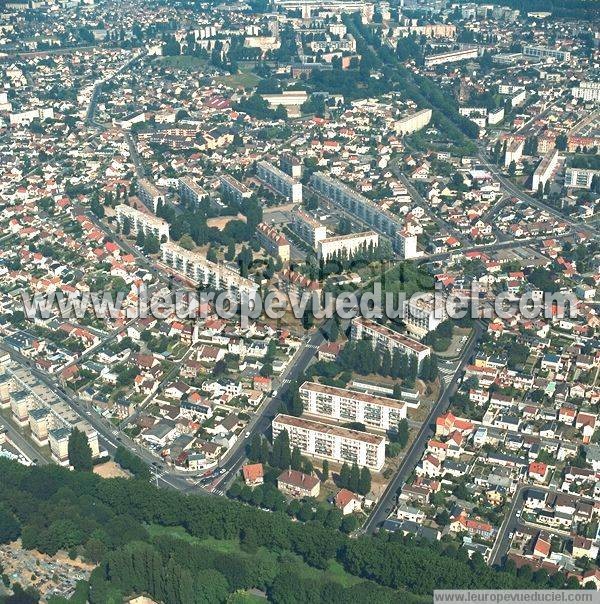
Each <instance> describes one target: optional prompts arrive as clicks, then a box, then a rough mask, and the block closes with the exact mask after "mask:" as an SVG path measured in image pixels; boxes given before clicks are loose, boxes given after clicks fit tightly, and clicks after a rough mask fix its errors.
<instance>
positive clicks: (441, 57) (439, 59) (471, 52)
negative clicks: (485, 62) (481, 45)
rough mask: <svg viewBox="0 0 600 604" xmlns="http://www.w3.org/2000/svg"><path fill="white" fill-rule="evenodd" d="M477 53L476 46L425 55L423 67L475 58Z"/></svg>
mask: <svg viewBox="0 0 600 604" xmlns="http://www.w3.org/2000/svg"><path fill="white" fill-rule="evenodd" d="M478 55H479V51H478V49H477V48H466V49H463V50H453V51H451V52H442V53H439V54H436V55H429V56H428V57H425V67H433V66H435V65H444V64H445V63H456V62H457V61H467V60H468V59H476V58H477V57H478Z"/></svg>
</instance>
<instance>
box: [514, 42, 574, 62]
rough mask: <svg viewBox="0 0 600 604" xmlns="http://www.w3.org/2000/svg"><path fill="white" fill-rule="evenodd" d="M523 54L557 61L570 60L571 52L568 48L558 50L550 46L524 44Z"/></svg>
mask: <svg viewBox="0 0 600 604" xmlns="http://www.w3.org/2000/svg"><path fill="white" fill-rule="evenodd" d="M523 56H524V57H532V58H537V59H556V60H557V61H568V60H569V59H570V58H571V53H570V52H569V51H568V50H558V49H556V48H549V47H548V46H524V47H523Z"/></svg>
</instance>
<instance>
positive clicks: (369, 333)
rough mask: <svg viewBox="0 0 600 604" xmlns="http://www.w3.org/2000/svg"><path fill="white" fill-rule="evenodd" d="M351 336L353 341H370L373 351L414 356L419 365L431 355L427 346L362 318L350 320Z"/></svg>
mask: <svg viewBox="0 0 600 604" xmlns="http://www.w3.org/2000/svg"><path fill="white" fill-rule="evenodd" d="M351 334H352V339H353V340H371V342H372V346H373V348H374V349H377V350H380V351H381V350H389V352H390V353H391V354H393V353H394V351H395V350H399V351H400V352H402V353H404V354H407V355H409V356H414V357H416V359H417V362H418V364H419V365H420V364H421V363H422V362H423V360H424V359H425V358H427V357H428V356H429V355H430V354H431V348H429V346H426V345H425V344H422V343H421V342H418V341H417V340H413V339H412V338H409V337H407V336H405V335H403V334H401V333H398V332H397V331H394V330H393V329H390V328H389V327H386V326H385V325H380V324H379V323H376V322H375V321H371V320H370V319H365V318H364V317H355V318H354V319H352V328H351Z"/></svg>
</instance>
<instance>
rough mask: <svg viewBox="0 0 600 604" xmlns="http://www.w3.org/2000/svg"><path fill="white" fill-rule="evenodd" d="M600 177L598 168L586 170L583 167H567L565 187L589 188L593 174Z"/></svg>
mask: <svg viewBox="0 0 600 604" xmlns="http://www.w3.org/2000/svg"><path fill="white" fill-rule="evenodd" d="M596 175H598V176H599V177H600V170H587V169H584V168H567V169H566V171H565V187H573V188H578V189H589V188H590V187H591V186H592V180H593V179H594V176H596Z"/></svg>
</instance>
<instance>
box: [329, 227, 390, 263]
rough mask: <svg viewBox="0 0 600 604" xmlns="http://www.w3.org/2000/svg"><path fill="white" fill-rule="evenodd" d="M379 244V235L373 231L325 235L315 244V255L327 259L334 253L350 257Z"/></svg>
mask: <svg viewBox="0 0 600 604" xmlns="http://www.w3.org/2000/svg"><path fill="white" fill-rule="evenodd" d="M378 246H379V235H378V234H377V233H376V232H375V231H365V232H363V233H350V234H349V235H337V236H335V237H327V238H325V239H322V240H321V241H319V242H318V244H317V256H318V258H319V259H321V258H323V259H324V260H328V259H329V258H331V257H332V256H335V255H336V254H340V255H342V256H343V257H345V258H352V256H354V255H355V254H357V253H358V252H361V251H366V250H368V249H369V248H373V249H375V248H377V247H378Z"/></svg>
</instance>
